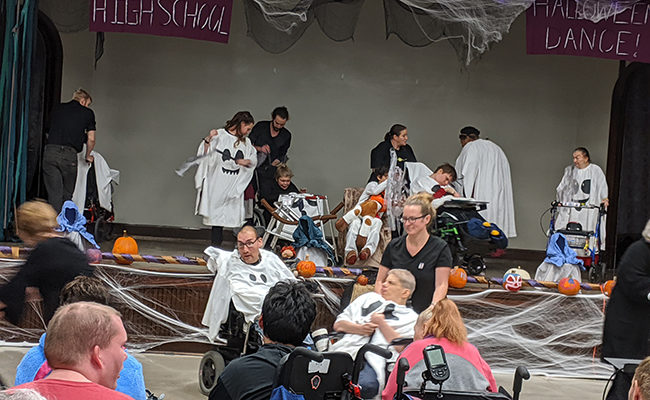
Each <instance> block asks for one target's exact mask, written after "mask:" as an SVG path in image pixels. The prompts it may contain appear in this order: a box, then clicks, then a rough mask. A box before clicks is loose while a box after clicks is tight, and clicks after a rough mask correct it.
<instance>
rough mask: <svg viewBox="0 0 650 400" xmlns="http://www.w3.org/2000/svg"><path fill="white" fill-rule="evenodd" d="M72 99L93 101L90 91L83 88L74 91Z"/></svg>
mask: <svg viewBox="0 0 650 400" xmlns="http://www.w3.org/2000/svg"><path fill="white" fill-rule="evenodd" d="M72 100H77V101H81V100H90V102H91V103H92V102H93V98H92V97H90V93H88V92H86V91H85V90H83V89H82V88H79V89H77V90H75V91H74V92H72Z"/></svg>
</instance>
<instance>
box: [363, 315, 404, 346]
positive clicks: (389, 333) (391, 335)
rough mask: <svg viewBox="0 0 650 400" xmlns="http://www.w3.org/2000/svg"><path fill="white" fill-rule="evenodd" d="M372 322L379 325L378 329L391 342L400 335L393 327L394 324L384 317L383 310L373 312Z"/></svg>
mask: <svg viewBox="0 0 650 400" xmlns="http://www.w3.org/2000/svg"><path fill="white" fill-rule="evenodd" d="M370 322H372V323H373V324H375V325H377V329H379V331H380V332H381V334H382V335H384V338H385V339H386V342H387V343H390V342H392V341H393V340H395V339H397V338H398V337H400V334H399V333H397V331H396V330H395V329H393V327H392V326H390V325H388V323H387V322H386V318H384V313H383V312H376V313H373V314H372V315H371V316H370Z"/></svg>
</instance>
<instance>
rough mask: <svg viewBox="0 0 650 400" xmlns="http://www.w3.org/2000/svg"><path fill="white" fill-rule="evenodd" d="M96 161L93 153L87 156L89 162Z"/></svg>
mask: <svg viewBox="0 0 650 400" xmlns="http://www.w3.org/2000/svg"><path fill="white" fill-rule="evenodd" d="M94 161H95V156H93V155H92V154H89V155H87V156H86V162H87V163H89V164H92V163H93V162H94Z"/></svg>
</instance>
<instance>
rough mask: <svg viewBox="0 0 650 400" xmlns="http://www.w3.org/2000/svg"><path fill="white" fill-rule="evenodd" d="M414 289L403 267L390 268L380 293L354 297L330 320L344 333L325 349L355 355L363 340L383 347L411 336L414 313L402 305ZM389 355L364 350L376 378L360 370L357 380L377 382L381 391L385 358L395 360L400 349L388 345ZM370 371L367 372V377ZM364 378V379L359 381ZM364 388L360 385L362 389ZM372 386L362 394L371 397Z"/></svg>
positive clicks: (413, 282)
mask: <svg viewBox="0 0 650 400" xmlns="http://www.w3.org/2000/svg"><path fill="white" fill-rule="evenodd" d="M414 290H415V278H414V277H413V274H411V273H410V272H409V271H407V270H405V269H391V270H390V271H389V272H388V275H387V276H386V279H385V280H384V282H383V283H382V288H381V295H380V294H378V293H376V292H374V291H373V292H369V293H366V294H363V295H361V296H359V297H357V298H356V299H355V300H354V301H353V302H352V303H350V305H349V306H347V307H346V308H345V310H343V312H342V313H341V314H339V316H338V317H337V318H336V321H335V322H334V329H335V330H336V331H337V332H344V333H345V335H344V336H343V337H342V338H341V339H340V340H339V341H338V342H336V343H334V344H333V345H331V346H330V348H329V351H343V352H346V353H349V354H350V355H351V356H352V357H353V358H354V357H356V355H357V352H358V351H359V349H360V348H361V347H362V346H363V345H364V344H366V343H372V344H375V345H377V346H380V347H383V348H386V347H388V344H389V343H390V342H391V341H393V340H394V339H397V338H412V337H413V334H414V327H415V322H416V320H417V318H418V314H417V313H416V312H415V311H413V309H412V308H410V307H407V306H406V302H407V301H408V299H409V298H410V297H411V294H412V293H413V291H414ZM390 350H391V352H392V353H393V356H392V357H391V359H390V360H386V359H384V358H382V357H380V356H378V355H376V354H372V353H366V361H368V366H369V367H370V368H372V370H373V371H374V375H376V382H371V381H370V380H368V377H369V375H368V373H367V372H362V373H361V375H360V378H359V383H360V384H361V385H362V386H364V383H365V387H366V389H368V388H370V387H372V386H373V384H374V385H375V386H376V384H378V385H379V386H378V390H379V391H378V393H381V390H382V388H383V386H384V385H383V383H384V382H385V380H386V378H385V373H384V372H385V371H384V370H385V367H386V362H387V361H395V360H396V359H397V356H398V355H399V351H398V350H401V349H394V348H390ZM371 376H372V375H370V377H371ZM364 380H365V382H363V381H364ZM362 390H364V389H362ZM375 395H377V393H374V390H373V391H372V392H371V393H370V394H369V395H368V394H367V393H364V392H363V391H362V396H363V398H369V397H374V396H375Z"/></svg>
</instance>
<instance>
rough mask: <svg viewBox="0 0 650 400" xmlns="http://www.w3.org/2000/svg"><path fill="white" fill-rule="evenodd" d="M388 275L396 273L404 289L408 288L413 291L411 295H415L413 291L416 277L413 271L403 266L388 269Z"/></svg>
mask: <svg viewBox="0 0 650 400" xmlns="http://www.w3.org/2000/svg"><path fill="white" fill-rule="evenodd" d="M388 275H394V276H395V278H397V280H398V281H399V284H400V286H402V288H403V289H408V291H409V292H411V294H410V295H409V297H411V295H413V291H415V277H414V276H413V274H412V273H410V272H409V271H407V270H405V269H403V268H396V269H391V270H390V271H388Z"/></svg>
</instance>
